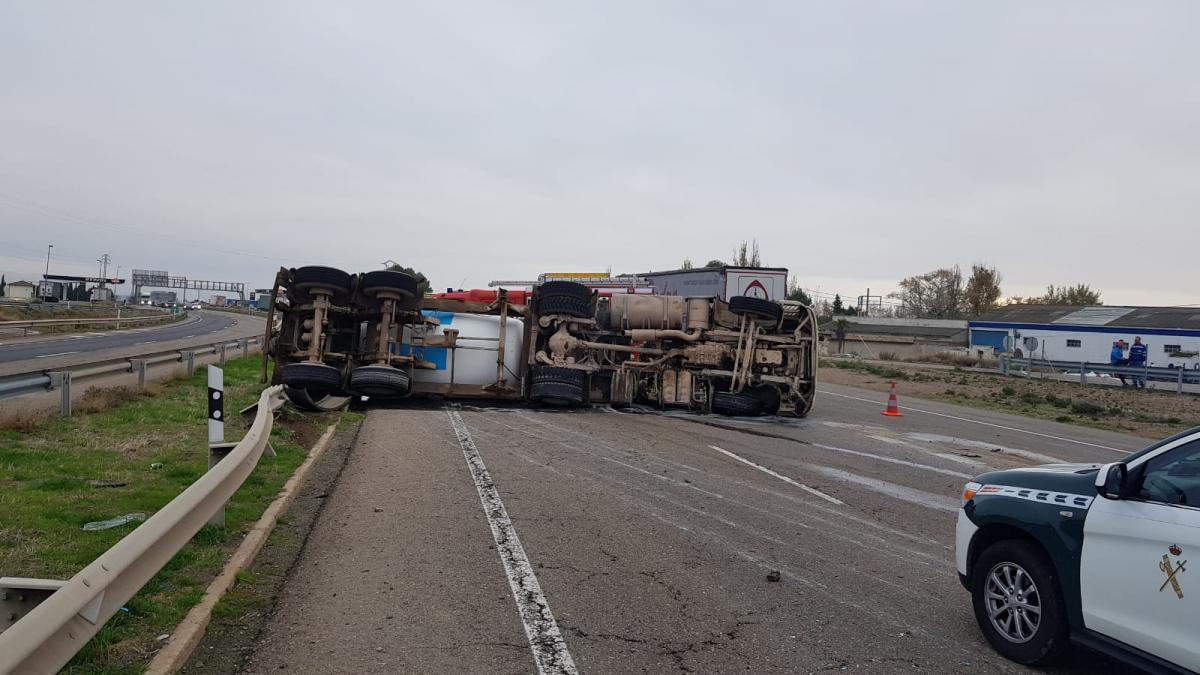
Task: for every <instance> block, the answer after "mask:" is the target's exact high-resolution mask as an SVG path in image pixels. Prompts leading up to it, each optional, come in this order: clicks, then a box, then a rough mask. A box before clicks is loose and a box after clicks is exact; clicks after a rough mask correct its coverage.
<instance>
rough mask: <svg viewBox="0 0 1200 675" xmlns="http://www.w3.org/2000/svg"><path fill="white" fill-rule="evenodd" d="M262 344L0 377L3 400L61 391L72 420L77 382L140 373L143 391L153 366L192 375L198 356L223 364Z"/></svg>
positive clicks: (229, 344) (246, 341) (249, 341)
mask: <svg viewBox="0 0 1200 675" xmlns="http://www.w3.org/2000/svg"><path fill="white" fill-rule="evenodd" d="M262 341H263V338H262V337H259V336H255V337H250V338H242V339H240V340H233V341H225V342H218V343H216V344H213V345H209V346H207V347H197V348H194V349H185V350H179V351H169V352H151V353H148V354H142V355H139V356H132V357H122V358H119V359H110V360H108V361H97V362H94V363H89V364H86V365H82V366H78V367H75V368H65V369H62V370H54V371H46V372H40V373H26V374H21V375H8V376H5V377H0V399H5V398H12V397H14V396H24V395H27V394H36V393H40V392H47V391H54V390H55V389H58V390H60V391H61V392H62V407H61V412H62V414H63V416H66V417H69V416H70V415H71V385H72V384H73V383H75V382H79V381H81V380H87V379H91V378H95V377H101V376H104V375H112V374H114V373H137V376H138V386H139V387H141V386H145V384H146V373H147V371H148V369H149V368H150V367H151V366H156V365H160V364H164V363H182V364H184V365H186V366H187V374H188V375H191V374H192V373H194V372H195V371H196V357H197V356H204V355H207V354H216V355H217V360H218V363H221V364H224V363H225V359H226V357H227V355H228V352H229V351H230V349H231V348H232V349H235V350H237V349H240V350H241V355H242V356H249V355H250V345H260V344H262Z"/></svg>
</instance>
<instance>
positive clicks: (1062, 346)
mask: <svg viewBox="0 0 1200 675" xmlns="http://www.w3.org/2000/svg"><path fill="white" fill-rule="evenodd" d="M968 326H969V329H970V339H971V348H972V349H986V348H991V349H993V350H994V351H995V352H996V353H998V354H1002V353H1008V354H1012V355H1014V356H1021V357H1028V356H1032V357H1034V358H1035V359H1048V360H1050V361H1085V362H1088V363H1108V362H1109V356H1110V353H1111V351H1112V345H1113V342H1115V341H1117V340H1124V341H1125V342H1127V343H1129V344H1133V340H1134V338H1135V337H1141V338H1142V342H1143V343H1145V344H1146V346H1147V351H1148V356H1147V362H1148V365H1150V366H1152V367H1157V368H1172V367H1173V368H1181V367H1182V368H1187V369H1198V368H1200V308H1198V307H1107V306H1103V305H1101V306H1096V307H1073V306H1056V305H1010V306H1008V307H1002V308H1000V309H998V310H996V311H994V312H989V313H988V314H985V315H983V316H981V317H980V318H978V319H975V320H972V321H970V322H969V324H968ZM1026 338H1036V339H1037V347H1036V348H1035V349H1034V350H1033V352H1032V353H1029V352H1028V348H1027V341H1026Z"/></svg>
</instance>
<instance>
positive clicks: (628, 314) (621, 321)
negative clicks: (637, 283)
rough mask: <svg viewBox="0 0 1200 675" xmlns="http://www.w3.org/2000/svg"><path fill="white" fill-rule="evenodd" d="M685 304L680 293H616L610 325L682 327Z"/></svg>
mask: <svg viewBox="0 0 1200 675" xmlns="http://www.w3.org/2000/svg"><path fill="white" fill-rule="evenodd" d="M683 304H684V302H683V298H681V297H679V296H677V295H636V294H633V293H628V294H625V293H622V294H614V295H613V296H612V298H611V299H610V300H609V305H608V306H609V312H608V325H609V328H613V329H617V330H629V329H636V328H652V329H659V330H676V329H680V328H683Z"/></svg>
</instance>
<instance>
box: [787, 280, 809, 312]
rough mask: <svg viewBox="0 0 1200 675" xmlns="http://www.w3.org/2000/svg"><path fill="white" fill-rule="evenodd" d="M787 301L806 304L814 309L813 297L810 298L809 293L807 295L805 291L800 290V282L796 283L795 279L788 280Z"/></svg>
mask: <svg viewBox="0 0 1200 675" xmlns="http://www.w3.org/2000/svg"><path fill="white" fill-rule="evenodd" d="M787 299H788V300H795V301H796V302H801V303H804V304H806V305H808V306H809V307H812V304H813V300H812V296H810V295H809V294H808V293H805V292H804V289H803V288H800V282H798V281H796V280H795V279H794V278H793V279H788V292H787Z"/></svg>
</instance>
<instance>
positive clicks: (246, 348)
mask: <svg viewBox="0 0 1200 675" xmlns="http://www.w3.org/2000/svg"><path fill="white" fill-rule="evenodd" d="M247 356H250V339H249V338H242V358H243V359H244V358H246V357H247Z"/></svg>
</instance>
